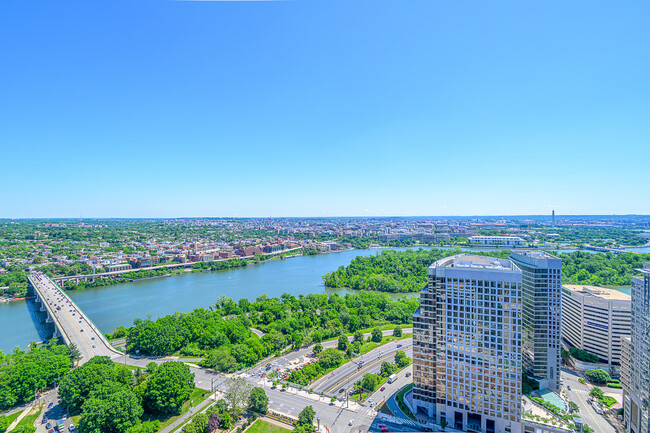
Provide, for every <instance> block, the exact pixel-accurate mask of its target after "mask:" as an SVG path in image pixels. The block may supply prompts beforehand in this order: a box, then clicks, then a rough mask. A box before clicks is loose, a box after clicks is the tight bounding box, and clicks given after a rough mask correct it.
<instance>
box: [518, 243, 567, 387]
mask: <svg viewBox="0 0 650 433" xmlns="http://www.w3.org/2000/svg"><path fill="white" fill-rule="evenodd" d="M510 260H512V261H513V262H514V263H515V264H516V265H517V267H518V268H519V269H521V272H522V299H521V302H522V338H523V341H522V344H523V349H522V352H523V353H522V355H523V369H524V372H525V373H526V374H527V375H529V376H531V377H534V378H535V379H536V380H538V381H539V382H540V387H541V388H548V389H551V390H553V391H559V388H560V350H561V348H560V344H561V337H560V327H561V303H562V285H561V273H562V261H561V260H560V259H558V258H557V257H555V256H553V255H551V254H549V253H546V252H544V251H536V250H514V251H512V252H511V253H510Z"/></svg>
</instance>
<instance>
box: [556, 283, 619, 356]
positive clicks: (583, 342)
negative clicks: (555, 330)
mask: <svg viewBox="0 0 650 433" xmlns="http://www.w3.org/2000/svg"><path fill="white" fill-rule="evenodd" d="M631 321H632V312H631V298H630V295H628V294H626V293H623V292H620V291H618V290H614V289H606V288H604V287H595V286H582V285H569V284H566V285H563V286H562V336H563V338H564V341H565V342H566V343H567V344H568V345H569V346H572V347H577V348H578V349H583V350H586V351H587V352H589V353H593V354H594V355H597V356H598V358H599V359H600V362H602V363H606V364H609V365H610V366H611V365H615V366H618V365H620V364H621V345H622V339H623V338H624V337H629V336H630V333H631ZM605 342H607V344H605Z"/></svg>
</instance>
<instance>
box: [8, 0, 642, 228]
mask: <svg viewBox="0 0 650 433" xmlns="http://www.w3.org/2000/svg"><path fill="white" fill-rule="evenodd" d="M648 12H650V11H649V6H648V4H647V3H643V2H632V3H626V4H625V5H611V4H608V3H606V2H590V3H580V2H578V3H571V4H556V5H552V6H551V5H548V4H521V3H518V2H502V3H501V4H500V5H499V7H494V5H483V4H478V3H477V4H472V7H471V8H468V7H464V6H463V5H457V4H441V3H436V2H428V1H427V2H424V1H423V2H412V3H410V4H409V5H408V7H404V5H402V4H399V5H398V4H391V3H386V2H376V1H375V2H353V3H350V2H340V1H332V2H327V3H324V2H313V1H293V2H162V3H160V2H144V3H138V4H134V3H133V2H114V3H112V4H111V6H110V8H105V7H104V6H103V5H96V4H88V5H79V4H77V3H71V2H67V1H62V2H56V4H47V3H44V4H40V5H39V7H38V8H35V7H33V5H29V4H24V3H15V2H11V3H6V4H3V5H2V6H0V37H1V38H2V39H3V41H5V43H4V44H3V57H4V58H5V59H6V60H7V65H8V67H6V68H3V69H2V70H1V71H0V80H2V82H3V83H6V86H4V89H3V103H2V104H0V129H2V131H3V146H2V147H3V156H4V157H5V158H4V160H5V161H6V162H7V164H6V166H5V167H4V168H3V170H2V171H0V182H1V183H2V184H3V185H4V186H5V188H4V191H3V200H2V205H0V217H74V218H76V217H79V216H82V217H100V218H101V217H180V216H186V215H196V216H232V217H238V216H239V217H243V216H258V217H268V216H273V217H284V216H295V217H311V216H324V217H327V216H391V215H404V216H412V215H440V216H450V215H511V214H535V215H537V214H550V213H551V210H553V209H554V210H555V211H556V213H558V215H567V214H628V213H629V214H650V202H648V201H643V200H638V197H642V196H643V193H644V192H645V191H647V189H648V186H649V179H648V176H647V171H646V168H645V164H644V162H645V161H644V158H642V155H643V153H644V151H645V150H646V148H647V137H648V136H649V132H650V131H649V130H648V122H647V118H648V114H649V111H650V110H649V109H650V105H649V104H648V101H650V86H649V85H648V82H647V80H646V78H645V77H647V76H648V73H649V72H650V58H648V56H643V55H639V53H643V52H645V51H646V47H645V44H644V42H645V41H647V40H648V36H650V29H648V27H647V25H646V22H645V21H646V20H645V17H646V16H647V15H648Z"/></svg>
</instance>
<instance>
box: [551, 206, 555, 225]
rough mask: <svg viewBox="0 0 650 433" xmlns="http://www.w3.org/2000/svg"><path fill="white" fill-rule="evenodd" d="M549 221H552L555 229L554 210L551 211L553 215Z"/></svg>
mask: <svg viewBox="0 0 650 433" xmlns="http://www.w3.org/2000/svg"><path fill="white" fill-rule="evenodd" d="M551 219H552V225H553V228H555V210H553V213H552V214H551Z"/></svg>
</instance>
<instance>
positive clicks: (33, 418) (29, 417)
mask: <svg viewBox="0 0 650 433" xmlns="http://www.w3.org/2000/svg"><path fill="white" fill-rule="evenodd" d="M41 410H43V406H42V405H41V406H39V407H38V409H37V410H36V413H34V414H32V415H27V416H26V417H25V418H23V419H21V420H20V422H19V423H18V425H17V426H16V428H18V427H21V426H28V425H31V426H33V425H34V422H35V421H36V418H38V415H39V414H40V413H41ZM21 413H22V412H18V413H16V414H14V415H11V416H10V417H9V418H10V421H9V423H12V422H13V421H14V420H15V419H16V418H18V415H20V414H21Z"/></svg>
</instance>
